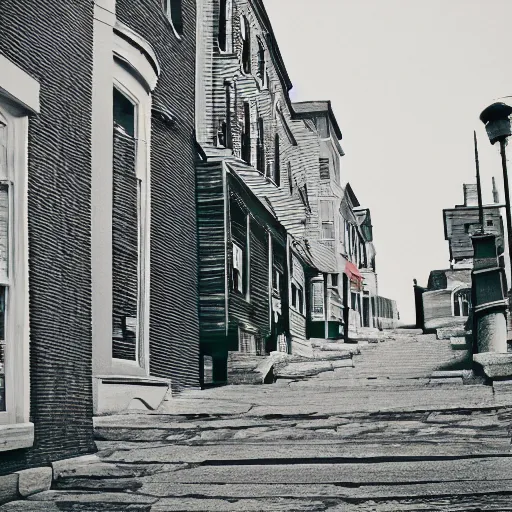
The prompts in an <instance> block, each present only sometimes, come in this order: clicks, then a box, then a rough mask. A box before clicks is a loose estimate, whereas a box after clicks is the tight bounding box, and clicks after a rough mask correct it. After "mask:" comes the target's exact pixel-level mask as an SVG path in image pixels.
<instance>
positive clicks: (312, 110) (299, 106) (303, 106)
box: [292, 100, 343, 140]
mask: <svg viewBox="0 0 512 512" xmlns="http://www.w3.org/2000/svg"><path fill="white" fill-rule="evenodd" d="M292 107H293V113H294V114H295V117H298V118H299V119H303V118H308V117H313V116H314V115H315V114H317V115H318V114H327V115H328V116H329V120H330V121H331V124H332V126H333V128H334V132H335V133H336V137H337V138H338V140H341V139H342V138H343V135H342V133H341V130H340V126H339V124H338V121H337V120H336V116H335V115H334V111H333V110H332V106H331V102H330V100H327V101H299V102H297V103H292Z"/></svg>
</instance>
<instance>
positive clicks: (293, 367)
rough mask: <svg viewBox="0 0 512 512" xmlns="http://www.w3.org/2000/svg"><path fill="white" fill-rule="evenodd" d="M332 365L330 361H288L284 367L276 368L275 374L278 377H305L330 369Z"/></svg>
mask: <svg viewBox="0 0 512 512" xmlns="http://www.w3.org/2000/svg"><path fill="white" fill-rule="evenodd" d="M332 369H333V367H332V364H331V363H330V362H324V361H311V362H304V363H288V364H287V365H286V366H285V367H283V368H279V370H276V372H275V376H276V377H278V378H286V379H290V378H298V379H300V378H305V377H311V376H313V375H318V374H319V373H322V372H329V371H332Z"/></svg>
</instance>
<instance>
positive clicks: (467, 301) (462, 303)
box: [453, 288, 471, 316]
mask: <svg viewBox="0 0 512 512" xmlns="http://www.w3.org/2000/svg"><path fill="white" fill-rule="evenodd" d="M470 309H471V288H463V289H459V290H456V291H455V292H454V293H453V316H469V310H470Z"/></svg>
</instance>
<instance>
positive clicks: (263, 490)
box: [140, 480, 512, 510]
mask: <svg viewBox="0 0 512 512" xmlns="http://www.w3.org/2000/svg"><path fill="white" fill-rule="evenodd" d="M140 492H141V493H144V494H147V495H151V496H155V497H168V496H170V497H175V498H179V497H180V496H194V495H195V496H198V495H201V496H205V497H209V498H225V499H226V498H238V499H241V498H248V497H253V498H273V497H282V498H301V497H310V498H312V499H322V498H338V499H348V500H370V499H379V500H382V499H396V498H409V499H413V498H423V497H425V496H429V497H432V498H434V497H436V496H438V497H444V496H447V495H448V496H460V497H464V496H475V495H482V494H487V495H489V494H495V493H503V494H505V493H510V492H512V480H498V481H486V480H482V481H476V482H473V483H472V484H471V485H470V486H468V483H467V482H458V481H456V480H455V481H451V482H450V481H446V482H434V483H421V484H414V483H413V484H411V483H407V484H396V485H393V484H389V485H363V486H360V487H357V486H353V487H350V486H343V485H335V484H307V483H306V484H293V483H291V484H273V483H269V484H253V483H251V482H247V483H243V484H233V483H232V484H230V485H222V484H204V483H191V484H183V483H169V482H156V483H154V482H147V483H144V484H143V487H142V488H141V491H140ZM270 510H271V509H270Z"/></svg>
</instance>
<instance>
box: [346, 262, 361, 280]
mask: <svg viewBox="0 0 512 512" xmlns="http://www.w3.org/2000/svg"><path fill="white" fill-rule="evenodd" d="M345 274H347V276H348V278H349V279H350V280H351V281H352V282H356V283H360V282H361V281H362V280H363V276H362V275H361V272H359V269H358V268H357V267H356V266H355V265H354V264H353V263H351V262H350V261H347V264H346V265H345Z"/></svg>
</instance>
